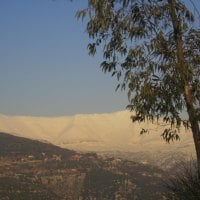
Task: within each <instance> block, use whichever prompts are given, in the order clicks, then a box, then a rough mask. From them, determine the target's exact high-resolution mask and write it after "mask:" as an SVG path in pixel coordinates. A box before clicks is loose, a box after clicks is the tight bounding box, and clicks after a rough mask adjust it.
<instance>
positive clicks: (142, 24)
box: [77, 0, 200, 142]
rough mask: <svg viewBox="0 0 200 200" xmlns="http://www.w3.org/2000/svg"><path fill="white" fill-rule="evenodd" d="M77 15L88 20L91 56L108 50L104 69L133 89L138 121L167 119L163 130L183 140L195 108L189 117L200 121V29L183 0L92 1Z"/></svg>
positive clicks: (165, 134)
mask: <svg viewBox="0 0 200 200" xmlns="http://www.w3.org/2000/svg"><path fill="white" fill-rule="evenodd" d="M171 6H173V7H171ZM173 8H174V10H173ZM173 11H174V12H173ZM77 17H78V18H82V19H84V18H85V19H86V20H88V21H87V29H86V30H87V33H88V35H89V37H90V38H91V43H89V44H88V50H89V54H90V55H95V54H96V52H97V48H100V49H102V51H103V62H102V63H101V68H102V71H103V72H105V73H107V72H109V73H111V74H112V76H115V77H116V78H117V80H118V81H119V84H118V85H117V88H116V89H118V88H121V89H122V90H127V94H128V99H129V102H130V104H129V105H128V106H127V108H128V109H130V110H131V111H135V112H136V114H135V116H133V117H132V120H133V121H139V122H141V121H145V120H150V121H152V122H155V121H158V120H159V119H160V118H162V119H163V121H164V122H165V123H170V124H171V127H170V128H167V129H165V130H164V132H163V134H162V136H163V138H164V139H165V140H166V141H167V142H169V141H170V140H177V139H179V136H178V132H179V129H180V126H181V125H184V126H185V127H186V128H190V126H191V120H189V116H188V118H186V119H184V118H183V117H182V116H183V115H182V112H183V111H188V108H189V106H190V107H192V109H190V110H191V112H190V113H189V114H188V115H191V116H192V119H195V120H197V121H199V120H200V108H199V105H200V87H199V86H200V78H199V77H200V76H199V75H200V48H199V47H200V29H198V28H195V26H194V25H193V22H194V20H195V18H194V16H193V14H192V13H191V12H190V10H189V9H188V8H187V7H186V5H185V4H184V3H183V2H182V1H179V0H168V1H167V0H88V7H87V8H85V9H83V10H80V11H78V12H77ZM173 17H174V18H173ZM179 39H180V40H179ZM177 41H181V45H182V46H181V47H183V51H184V62H181V60H180V57H179V56H178V53H177V52H178V51H177V49H178V48H179V45H180V43H178V42H177ZM188 91H189V92H191V96H190V98H187V95H188ZM187 100H188V101H187ZM188 102H189V103H190V105H189V104H188ZM189 122H190V123H189ZM145 132H147V130H145V129H143V130H142V131H141V133H145Z"/></svg>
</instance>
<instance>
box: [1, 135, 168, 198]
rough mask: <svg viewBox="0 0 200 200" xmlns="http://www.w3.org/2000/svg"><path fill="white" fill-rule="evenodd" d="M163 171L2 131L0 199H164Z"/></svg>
mask: <svg viewBox="0 0 200 200" xmlns="http://www.w3.org/2000/svg"><path fill="white" fill-rule="evenodd" d="M165 178H166V176H165V173H164V171H163V170H161V169H158V168H156V167H153V166H150V165H147V164H145V165H144V164H140V163H136V162H133V161H128V160H122V159H116V158H108V157H105V156H98V155H97V154H95V153H86V154H81V153H77V152H75V151H70V150H67V149H62V148H60V147H58V146H54V145H52V144H47V143H43V142H39V141H36V140H30V139H27V138H22V137H17V136H13V135H10V134H6V133H0V197H1V198H0V199H1V200H13V199H15V200H22V199H30V200H37V199H40V200H46V199H48V200H51V199H52V200H64V199H67V200H87V199H99V200H103V199H110V200H111V199H113V200H120V199H127V200H133V199H138V200H140V199H141V200H151V199H152V200H154V199H161V200H162V199H164V193H165V189H164V188H163V187H162V181H163V179H165Z"/></svg>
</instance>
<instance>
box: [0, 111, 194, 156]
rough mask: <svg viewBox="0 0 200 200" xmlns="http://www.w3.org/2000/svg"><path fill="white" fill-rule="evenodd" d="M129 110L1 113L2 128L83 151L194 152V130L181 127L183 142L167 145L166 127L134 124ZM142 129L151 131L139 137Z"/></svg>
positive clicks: (2, 130) (0, 125)
mask: <svg viewBox="0 0 200 200" xmlns="http://www.w3.org/2000/svg"><path fill="white" fill-rule="evenodd" d="M131 115H132V113H130V112H128V111H121V112H115V113H110V114H89V115H74V116H63V117H28V116H6V115H0V131H1V132H7V133H11V134H13V135H18V136H22V137H26V138H31V139H37V140H40V141H48V142H50V143H52V144H55V145H58V146H61V147H65V148H68V149H73V150H80V151H95V152H97V151H98V152H100V151H123V152H124V151H126V152H138V151H154V152H155V151H168V150H170V151H171V150H180V151H181V152H184V153H188V154H190V155H191V154H194V145H193V140H192V134H191V132H186V131H185V129H182V130H181V134H180V136H181V142H175V143H174V144H172V145H170V147H169V145H167V144H165V142H164V141H163V140H162V139H161V137H160V135H161V133H162V131H163V130H164V128H166V126H163V125H162V122H160V124H151V123H147V122H146V123H132V122H131V120H130V116H131ZM141 128H149V129H150V131H151V132H150V134H147V135H143V136H140V134H139V133H140V130H141Z"/></svg>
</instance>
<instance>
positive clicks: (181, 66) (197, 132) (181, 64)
mask: <svg viewBox="0 0 200 200" xmlns="http://www.w3.org/2000/svg"><path fill="white" fill-rule="evenodd" d="M175 3H176V0H168V4H169V13H170V16H171V20H172V25H173V32H174V40H175V42H176V55H177V62H178V63H177V69H178V71H179V72H180V73H181V72H183V71H184V73H183V77H182V80H181V81H183V83H184V87H185V88H184V98H185V103H186V108H187V112H188V116H189V122H190V124H191V130H192V134H193V139H194V145H195V150H196V156H197V169H198V177H199V180H200V129H199V123H198V119H197V118H196V112H195V108H194V105H193V100H192V93H191V88H190V84H189V77H188V75H189V73H190V72H189V69H188V66H187V63H186V61H185V56H184V51H183V41H182V28H181V21H180V19H179V18H178V16H177V13H176V9H175Z"/></svg>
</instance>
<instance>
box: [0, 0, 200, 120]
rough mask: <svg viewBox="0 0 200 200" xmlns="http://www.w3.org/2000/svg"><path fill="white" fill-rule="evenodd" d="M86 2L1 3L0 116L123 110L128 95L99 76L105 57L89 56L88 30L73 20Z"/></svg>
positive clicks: (35, 0)
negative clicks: (101, 63)
mask: <svg viewBox="0 0 200 200" xmlns="http://www.w3.org/2000/svg"><path fill="white" fill-rule="evenodd" d="M188 1H189V0H188ZM195 1H197V2H198V0H195ZM83 2H86V1H82V0H74V2H69V1H67V0H55V1H53V0H0V30H1V31H0V113H3V114H10V115H37V116H38V115H43V116H48V115H51V116H54V115H71V114H77V113H104V112H113V111H118V110H123V109H125V107H126V105H127V104H128V101H127V96H126V93H125V92H120V91H118V92H115V87H116V84H117V81H116V80H115V79H113V78H111V76H110V74H107V75H105V74H103V73H102V72H101V69H100V68H99V64H100V62H101V59H100V58H101V57H100V56H98V55H97V56H95V57H90V56H88V54H87V48H86V47H87V44H88V36H87V34H86V33H85V25H84V24H83V23H82V22H81V21H77V19H76V18H75V12H76V10H78V9H79V8H82V7H84V3H83ZM197 5H198V6H199V5H200V4H198V3H197Z"/></svg>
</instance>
